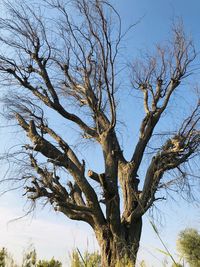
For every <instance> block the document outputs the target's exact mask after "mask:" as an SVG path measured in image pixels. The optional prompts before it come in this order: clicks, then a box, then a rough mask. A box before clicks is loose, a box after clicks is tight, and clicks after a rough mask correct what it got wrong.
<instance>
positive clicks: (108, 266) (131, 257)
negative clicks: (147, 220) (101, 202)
mask: <svg viewBox="0 0 200 267" xmlns="http://www.w3.org/2000/svg"><path fill="white" fill-rule="evenodd" d="M141 231H142V218H138V219H136V220H135V221H133V222H132V223H131V224H130V225H126V224H122V225H121V232H120V233H119V234H118V236H114V235H113V234H112V231H111V230H110V227H109V225H106V226H104V227H102V228H100V229H96V231H95V232H96V236H97V240H98V243H99V246H100V250H101V266H102V267H121V266H124V267H126V266H129V267H130V266H133V267H134V266H135V261H136V257H137V252H138V248H139V242H140V237H141Z"/></svg>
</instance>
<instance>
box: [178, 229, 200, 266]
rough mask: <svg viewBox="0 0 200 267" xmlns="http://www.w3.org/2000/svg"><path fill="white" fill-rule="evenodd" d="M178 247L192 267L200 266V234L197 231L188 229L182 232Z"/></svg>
mask: <svg viewBox="0 0 200 267" xmlns="http://www.w3.org/2000/svg"><path fill="white" fill-rule="evenodd" d="M177 247H178V250H179V251H180V253H181V255H182V256H183V257H184V258H185V259H186V261H187V262H188V263H189V265H190V267H199V266H200V234H199V233H198V231H197V230H195V229H192V228H187V229H185V230H184V231H181V232H180V234H179V238H178V241H177Z"/></svg>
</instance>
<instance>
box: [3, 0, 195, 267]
mask: <svg viewBox="0 0 200 267" xmlns="http://www.w3.org/2000/svg"><path fill="white" fill-rule="evenodd" d="M43 4H44V7H42V8H41V9H40V8H39V7H38V6H32V5H30V4H29V5H28V4H26V3H24V2H20V3H19V4H18V5H17V6H13V5H12V4H7V8H8V10H9V11H10V14H11V16H10V17H6V18H5V17H4V18H1V19H0V29H1V35H0V42H1V47H2V49H1V50H2V52H1V54H0V75H1V81H2V83H3V84H4V86H7V87H6V88H7V90H8V93H7V95H6V96H5V98H4V103H5V106H6V108H7V109H6V114H7V116H8V117H9V119H13V120H16V121H17V124H18V125H19V127H21V129H22V130H23V131H24V132H25V133H26V135H27V143H26V144H24V145H23V146H22V148H21V150H20V151H17V152H15V153H14V156H15V157H16V155H18V156H19V158H20V159H23V162H25V163H26V166H27V168H26V169H24V170H23V175H22V177H21V178H20V179H19V180H21V181H23V182H24V183H25V184H26V187H25V195H27V197H28V198H29V199H31V200H32V201H34V202H35V201H36V200H38V199H41V198H44V199H46V200H47V202H48V203H50V204H51V205H52V206H53V207H54V208H55V210H57V211H59V212H62V213H64V214H65V215H66V216H67V217H69V218H70V219H72V220H80V221H84V222H87V223H88V224H89V225H90V226H91V227H92V228H93V230H94V232H95V235H96V238H97V241H98V243H99V246H100V250H101V257H102V266H105V267H106V266H115V264H116V263H117V262H119V261H120V259H121V258H126V259H127V260H128V261H130V262H131V263H132V264H133V265H134V263H135V260H136V256H137V251H138V248H139V242H140V236H141V230H142V217H143V215H144V214H145V213H146V212H147V211H148V210H149V208H150V207H152V205H153V204H154V203H155V202H156V201H157V200H158V199H159V197H158V196H159V192H160V191H161V190H162V189H163V188H168V187H170V186H174V185H175V183H176V184H180V183H181V181H183V177H184V183H185V184H189V180H190V176H187V174H186V172H185V171H184V168H183V167H184V166H185V165H187V164H188V162H189V160H190V159H191V158H194V157H195V156H196V155H197V154H198V152H199V150H198V149H199V141H200V131H199V119H200V112H199V111H200V102H199V99H197V105H196V106H195V107H194V109H193V110H192V112H191V114H190V115H189V116H188V117H187V118H185V120H184V121H183V122H182V124H181V125H180V129H179V130H177V129H174V132H173V134H172V135H169V136H168V138H167V139H166V140H165V141H164V142H163V144H162V145H161V146H160V147H159V149H157V150H156V151H155V153H153V155H152V158H151V160H150V162H149V166H148V168H147V169H146V175H145V177H144V180H143V182H142V183H143V188H142V190H141V191H140V190H139V189H138V184H139V181H140V180H139V179H138V175H137V174H138V170H139V168H141V164H142V162H143V160H144V156H145V151H146V150H147V145H148V144H149V142H150V140H152V137H153V134H154V130H155V127H156V126H157V124H158V122H159V121H160V120H162V118H163V114H164V113H165V111H167V107H168V104H169V102H170V99H171V98H172V96H173V95H174V93H175V92H176V91H177V89H178V88H179V87H181V84H182V81H183V80H184V79H186V77H187V76H188V75H189V74H190V71H191V66H192V65H191V63H192V62H193V61H194V59H195V57H196V53H195V50H194V46H193V43H192V41H191V40H190V39H187V37H186V36H185V34H184V31H183V28H182V26H180V25H178V26H174V28H173V31H172V32H173V38H172V40H171V41H170V42H169V44H168V46H165V47H157V48H156V53H155V55H154V56H150V55H149V54H148V55H147V56H146V58H145V60H141V61H137V62H136V63H135V64H132V65H131V78H132V79H131V81H132V87H133V88H136V89H137V90H139V92H141V93H142V95H143V99H144V111H145V116H144V118H143V120H142V122H141V127H140V134H139V138H138V141H137V143H136V146H135V149H134V151H133V152H132V157H131V159H129V160H128V159H125V157H124V152H123V150H122V148H121V145H120V142H119V140H120V139H119V138H118V136H117V134H116V127H117V124H118V123H117V114H118V113H117V111H118V106H117V101H120V97H118V98H117V96H116V92H117V89H118V86H117V81H116V79H117V71H116V70H117V66H116V63H117V61H116V60H117V58H118V55H119V48H120V47H119V46H120V43H121V41H122V39H123V36H124V34H123V33H122V31H121V18H120V16H119V14H118V12H117V11H116V10H115V8H114V7H113V6H112V5H111V4H110V3H109V2H108V1H107V0H105V1H100V0H72V1H70V2H69V3H67V4H65V2H64V1H63V2H62V1H60V0H46V1H43ZM69 7H70V8H69ZM44 9H45V10H46V11H48V13H49V14H50V18H47V17H46V16H45V15H44V14H43V10H44ZM69 11H70V12H71V13H73V14H75V12H76V14H77V15H78V16H77V19H74V20H73V19H72V16H70V15H69V14H70V13H69ZM46 13H47V12H46ZM126 78H127V77H126ZM118 96H120V91H119V92H118ZM49 111H51V113H50V115H48V114H49ZM54 113H55V114H56V115H54ZM58 116H59V117H60V120H61V121H62V122H63V121H68V122H70V123H72V124H74V125H75V126H76V127H77V128H78V129H79V131H80V132H81V134H82V137H81V138H83V139H89V140H93V141H94V143H93V144H94V145H98V146H100V147H101V150H102V154H103V159H104V171H103V173H96V172H95V170H88V166H87V164H86V163H85V161H84V160H82V159H81V158H80V155H78V154H77V153H76V151H75V150H74V149H73V147H72V146H70V145H69V142H68V141H67V140H66V135H65V134H62V135H61V134H60V133H59V132H60V129H59V128H58V127H53V126H51V125H53V123H50V122H51V121H52V120H53V119H54V118H55V119H57V118H58ZM47 117H48V118H47ZM62 128H63V127H62ZM12 156H13V155H12ZM23 164H24V163H23ZM59 170H61V171H59ZM171 170H177V171H178V172H179V174H181V175H180V176H179V178H178V176H177V177H176V179H170V175H169V178H168V180H167V182H166V180H164V175H165V174H166V173H170V171H171ZM86 172H87V173H86ZM66 177H69V179H68V182H67V183H66ZM18 178H19V177H18ZM94 183H96V184H98V190H96V185H95V186H94ZM120 190H121V191H120ZM120 192H122V194H121V193H120ZM102 195H103V199H101V196H102ZM121 202H123V210H122V211H121V208H120V204H121Z"/></svg>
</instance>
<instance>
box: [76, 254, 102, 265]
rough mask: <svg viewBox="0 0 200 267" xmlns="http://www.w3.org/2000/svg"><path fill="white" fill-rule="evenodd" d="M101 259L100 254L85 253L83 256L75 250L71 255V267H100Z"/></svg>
mask: <svg viewBox="0 0 200 267" xmlns="http://www.w3.org/2000/svg"><path fill="white" fill-rule="evenodd" d="M100 266H101V257H100V255H99V252H93V253H88V252H85V253H84V255H83V256H82V255H81V254H80V252H79V251H76V250H74V251H73V252H72V255H71V267H100Z"/></svg>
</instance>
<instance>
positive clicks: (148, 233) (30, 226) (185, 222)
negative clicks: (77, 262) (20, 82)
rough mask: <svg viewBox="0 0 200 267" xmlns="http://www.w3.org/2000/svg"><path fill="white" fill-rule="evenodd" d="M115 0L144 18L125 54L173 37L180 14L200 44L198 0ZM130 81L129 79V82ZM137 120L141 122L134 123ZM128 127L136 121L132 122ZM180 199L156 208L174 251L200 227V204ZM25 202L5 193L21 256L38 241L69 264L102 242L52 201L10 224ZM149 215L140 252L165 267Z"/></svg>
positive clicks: (44, 254) (2, 207)
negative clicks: (180, 238)
mask: <svg viewBox="0 0 200 267" xmlns="http://www.w3.org/2000/svg"><path fill="white" fill-rule="evenodd" d="M112 2H113V3H114V5H115V6H116V7H117V9H118V10H119V12H120V14H121V17H122V22H123V25H124V28H126V27H127V26H128V25H130V24H131V23H135V22H137V21H139V20H140V22H139V23H138V24H137V25H136V27H135V28H134V29H133V30H132V32H130V33H129V35H128V36H127V37H126V42H125V43H124V48H123V49H122V52H123V51H124V53H125V56H124V57H125V59H130V58H132V57H135V56H137V55H138V54H139V52H140V50H142V49H148V50H151V49H152V48H153V46H154V45H155V44H156V43H158V42H162V41H166V40H167V39H169V37H170V25H171V24H172V21H173V19H174V18H177V17H181V18H182V19H183V22H184V25H185V28H186V31H187V32H188V33H189V34H191V35H192V36H193V39H194V42H195V45H196V48H197V51H199V50H200V44H199V40H200V29H199V20H200V17H199V12H200V2H199V0H191V1H188V0H174V1H168V0H126V1H125V0H118V1H116V0H115V1H114V0H113V1H112ZM198 78H199V76H198ZM195 80H197V78H195ZM189 83H190V82H188V84H189ZM128 84H129V83H128V82H127V85H126V86H128ZM188 84H187V85H188ZM188 96H189V95H188ZM135 108H136V109H137V112H136V111H135V110H134V109H135ZM131 112H135V113H134V114H137V113H138V115H139V113H140V109H139V104H137V103H136V104H135V106H134V107H129V106H127V107H126V108H125V109H124V118H130V116H131V114H130V113H131ZM173 120H174V119H173ZM173 120H172V122H173ZM172 122H171V123H172ZM133 125H134V122H133ZM136 125H137V123H136V124H135V125H134V126H135V127H136ZM163 125H164V124H163ZM169 126H170V125H169ZM128 127H133V126H130V125H128ZM11 131H12V130H11V129H5V128H2V129H0V137H1V140H3V141H2V143H1V149H2V151H3V150H4V149H5V147H9V145H10V144H11V143H12V144H14V143H15V142H20V140H21V137H20V135H14V138H13V137H12V136H13V135H11V134H9V132H11ZM6 135H7V136H8V137H7V138H5V136H6ZM131 140H132V134H131V133H129V135H128V137H127V139H124V145H125V146H127V144H129V143H130V142H131ZM87 153H89V158H95V159H96V160H94V161H93V162H94V164H95V161H98V149H96V148H93V147H91V146H90V147H89V148H87ZM127 153H129V151H128V152H127ZM96 168H98V167H96ZM1 171H2V173H3V172H4V171H5V169H4V168H3V166H2V170H1ZM176 201H177V202H176V203H174V202H173V201H168V202H167V203H163V204H160V205H159V206H158V208H159V209H160V210H159V211H157V213H156V215H157V219H158V221H159V222H158V229H159V232H160V234H161V237H162V239H163V240H164V241H165V243H166V245H167V246H168V247H169V249H170V251H171V252H172V253H174V251H175V241H176V237H177V234H178V232H179V231H180V230H182V229H184V228H185V227H195V228H197V229H199V230H200V215H199V214H200V212H199V207H198V206H194V205H191V204H190V205H189V204H187V203H185V202H184V201H183V200H181V199H180V198H177V199H176ZM24 205H25V200H22V197H21V193H19V192H11V193H9V194H7V195H4V196H2V197H1V201H0V214H1V215H0V247H1V246H6V247H7V248H8V249H9V250H10V251H11V252H12V253H13V254H14V256H15V257H17V258H18V260H20V259H19V254H20V253H21V251H23V249H25V248H26V247H27V246H28V245H29V244H30V243H33V244H34V245H35V247H36V249H37V250H38V254H39V257H41V258H51V256H55V258H59V259H61V260H62V261H63V262H64V267H65V266H66V267H67V266H68V265H67V260H66V259H67V254H68V253H69V252H70V251H71V250H72V249H73V248H74V247H79V249H84V248H86V247H88V249H89V250H94V249H96V248H97V244H96V241H95V238H94V235H93V233H92V231H91V230H90V228H89V227H88V226H87V225H86V224H84V223H78V222H72V221H70V220H68V219H67V218H66V217H64V216H63V215H61V214H55V212H54V211H53V210H51V208H49V207H46V208H44V209H42V207H41V206H38V208H37V210H36V212H35V213H34V215H33V216H31V217H29V218H24V219H22V220H17V221H14V222H12V223H9V224H8V222H9V221H10V220H12V219H14V218H16V217H20V216H21V215H23V210H24ZM149 219H150V217H149V216H146V217H145V218H144V230H143V235H142V240H141V250H140V253H139V258H140V259H144V260H146V261H147V263H148V266H154V267H160V266H161V261H162V260H163V257H164V256H163V255H162V254H161V253H159V252H158V251H157V249H158V248H160V249H162V245H161V243H160V241H159V240H158V238H157V237H156V235H155V233H154V232H153V230H152V228H151V226H150V223H149Z"/></svg>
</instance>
